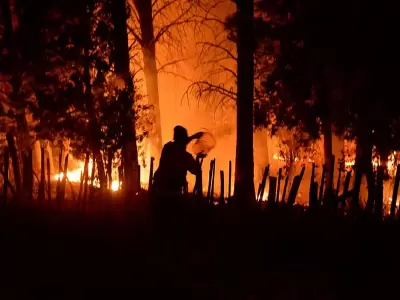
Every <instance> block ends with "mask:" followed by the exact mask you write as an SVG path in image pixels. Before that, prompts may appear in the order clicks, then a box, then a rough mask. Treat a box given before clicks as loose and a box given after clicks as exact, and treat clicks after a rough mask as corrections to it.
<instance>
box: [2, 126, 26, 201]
mask: <svg viewBox="0 0 400 300" xmlns="http://www.w3.org/2000/svg"><path fill="white" fill-rule="evenodd" d="M6 138H7V144H8V149H9V151H10V156H11V163H12V168H13V174H14V182H15V188H16V194H17V198H18V200H19V201H21V200H22V199H21V198H22V194H23V193H22V182H21V171H20V164H19V159H18V153H17V148H16V146H15V140H14V136H13V135H12V134H11V133H10V132H7V134H6Z"/></svg>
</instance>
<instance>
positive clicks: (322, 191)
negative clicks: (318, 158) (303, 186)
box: [318, 165, 326, 204]
mask: <svg viewBox="0 0 400 300" xmlns="http://www.w3.org/2000/svg"><path fill="white" fill-rule="evenodd" d="M325 174H326V165H323V166H322V175H321V185H320V186H319V197H318V203H319V204H321V203H322V198H323V197H324V186H325Z"/></svg>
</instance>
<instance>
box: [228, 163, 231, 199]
mask: <svg viewBox="0 0 400 300" xmlns="http://www.w3.org/2000/svg"><path fill="white" fill-rule="evenodd" d="M231 197H232V161H231V160H230V161H229V174H228V199H231Z"/></svg>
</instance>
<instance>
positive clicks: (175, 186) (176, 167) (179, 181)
mask: <svg viewBox="0 0 400 300" xmlns="http://www.w3.org/2000/svg"><path fill="white" fill-rule="evenodd" d="M202 134H203V133H201V132H198V133H196V134H194V135H192V136H190V137H189V136H188V133H187V130H186V129H185V128H184V127H182V126H176V127H175V128H174V140H173V141H171V142H168V143H167V144H165V146H164V148H163V150H162V152H161V158H160V165H159V167H158V170H157V171H156V172H155V174H154V184H153V191H154V192H155V195H159V196H167V197H174V196H177V197H179V196H181V195H182V193H183V189H184V187H185V185H186V175H187V172H188V171H189V172H190V173H192V174H193V175H198V174H199V173H200V172H201V167H200V165H199V163H198V162H197V161H196V160H195V159H194V158H193V156H192V155H191V154H190V153H189V152H187V151H186V146H187V145H188V143H189V142H190V141H191V140H193V139H198V138H200V137H201V136H202Z"/></svg>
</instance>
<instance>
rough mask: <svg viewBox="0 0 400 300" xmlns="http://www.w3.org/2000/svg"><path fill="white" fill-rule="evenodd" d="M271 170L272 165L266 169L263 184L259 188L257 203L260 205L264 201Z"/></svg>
mask: <svg viewBox="0 0 400 300" xmlns="http://www.w3.org/2000/svg"><path fill="white" fill-rule="evenodd" d="M269 168H270V165H268V166H266V167H265V169H264V174H263V177H262V180H261V183H260V185H259V186H258V192H257V201H258V202H260V203H261V202H262V201H263V197H264V190H265V186H266V184H267V177H268V174H269Z"/></svg>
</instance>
